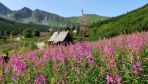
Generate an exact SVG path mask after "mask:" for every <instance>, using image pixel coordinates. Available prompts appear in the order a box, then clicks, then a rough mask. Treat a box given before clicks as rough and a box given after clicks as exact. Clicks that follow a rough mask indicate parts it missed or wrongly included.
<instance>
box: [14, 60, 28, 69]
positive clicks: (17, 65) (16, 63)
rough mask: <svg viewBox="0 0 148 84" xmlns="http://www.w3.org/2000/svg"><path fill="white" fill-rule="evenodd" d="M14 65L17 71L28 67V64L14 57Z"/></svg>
mask: <svg viewBox="0 0 148 84" xmlns="http://www.w3.org/2000/svg"><path fill="white" fill-rule="evenodd" d="M12 67H13V68H14V70H15V71H24V70H25V69H26V64H25V63H24V62H22V61H21V60H20V59H18V58H15V59H13V63H12Z"/></svg>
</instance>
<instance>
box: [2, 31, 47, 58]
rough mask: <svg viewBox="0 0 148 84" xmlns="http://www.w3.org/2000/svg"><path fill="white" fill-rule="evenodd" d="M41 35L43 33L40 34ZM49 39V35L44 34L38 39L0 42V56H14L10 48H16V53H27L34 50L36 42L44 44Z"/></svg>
mask: <svg viewBox="0 0 148 84" xmlns="http://www.w3.org/2000/svg"><path fill="white" fill-rule="evenodd" d="M42 34H43V33H42ZM49 38H50V33H47V32H46V33H44V34H43V35H41V36H40V37H33V38H24V39H21V40H19V41H17V40H15V39H13V40H12V41H10V40H9V39H6V40H0V56H1V55H3V54H5V53H6V52H9V55H11V54H14V49H12V47H16V48H15V49H16V52H20V50H22V51H21V52H27V51H29V50H32V49H35V48H36V46H35V43H37V42H45V43H46V44H47V43H48V39H49Z"/></svg>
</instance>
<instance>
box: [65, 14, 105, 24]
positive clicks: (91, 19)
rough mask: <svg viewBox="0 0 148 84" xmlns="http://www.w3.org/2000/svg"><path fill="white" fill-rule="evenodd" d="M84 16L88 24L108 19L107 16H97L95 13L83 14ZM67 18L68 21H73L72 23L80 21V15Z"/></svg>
mask: <svg viewBox="0 0 148 84" xmlns="http://www.w3.org/2000/svg"><path fill="white" fill-rule="evenodd" d="M85 17H86V21H87V23H88V24H89V25H91V24H93V23H96V22H98V21H103V20H105V19H108V17H105V16H98V15H96V14H85ZM67 19H69V21H71V22H74V23H80V20H81V16H77V17H69V18H67Z"/></svg>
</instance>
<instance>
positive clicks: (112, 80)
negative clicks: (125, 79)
mask: <svg viewBox="0 0 148 84" xmlns="http://www.w3.org/2000/svg"><path fill="white" fill-rule="evenodd" d="M106 81H107V82H106V84H116V83H118V84H121V81H122V78H121V77H120V76H119V75H117V76H109V75H107V77H106Z"/></svg>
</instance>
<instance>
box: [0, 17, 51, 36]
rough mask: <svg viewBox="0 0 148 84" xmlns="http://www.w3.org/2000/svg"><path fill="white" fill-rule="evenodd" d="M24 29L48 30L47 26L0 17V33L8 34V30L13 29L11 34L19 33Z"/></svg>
mask: <svg viewBox="0 0 148 84" xmlns="http://www.w3.org/2000/svg"><path fill="white" fill-rule="evenodd" d="M24 29H37V30H39V31H48V29H49V26H42V25H27V24H23V23H16V22H13V21H10V20H6V19H3V18H0V34H2V33H7V35H8V34H10V32H12V31H13V34H15V35H17V34H21V32H22V31H23V30H24Z"/></svg>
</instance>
